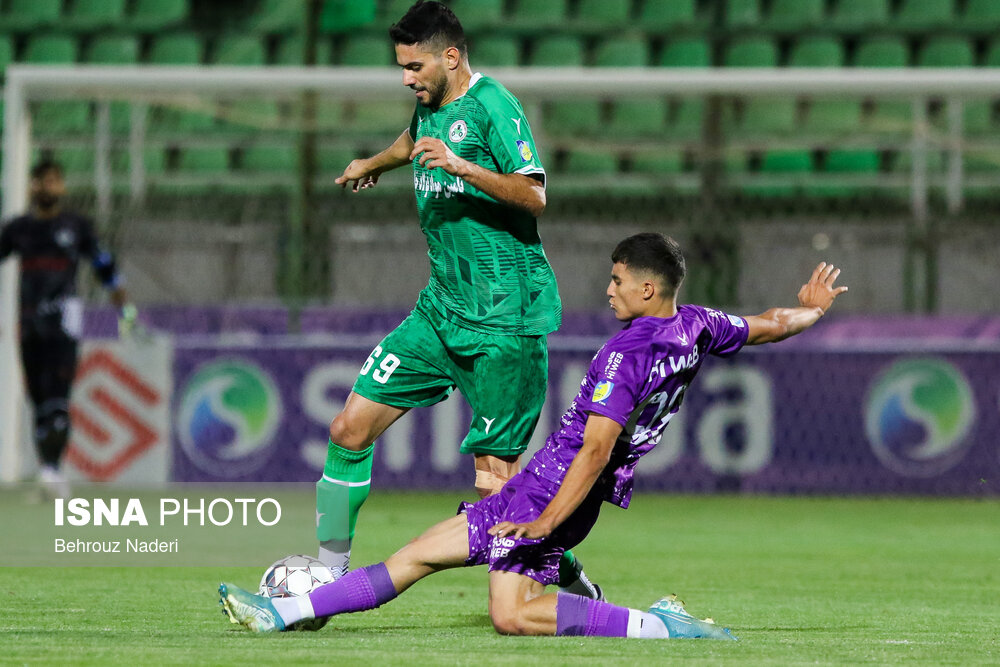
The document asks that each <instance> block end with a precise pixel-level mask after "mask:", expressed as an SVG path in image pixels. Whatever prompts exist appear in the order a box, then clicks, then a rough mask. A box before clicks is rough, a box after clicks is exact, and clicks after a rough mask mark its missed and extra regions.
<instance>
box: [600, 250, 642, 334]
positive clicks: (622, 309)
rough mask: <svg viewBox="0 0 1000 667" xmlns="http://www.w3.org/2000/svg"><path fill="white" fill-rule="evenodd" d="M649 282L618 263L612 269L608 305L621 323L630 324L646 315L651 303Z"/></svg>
mask: <svg viewBox="0 0 1000 667" xmlns="http://www.w3.org/2000/svg"><path fill="white" fill-rule="evenodd" d="M649 284H650V283H649V280H646V279H644V278H643V277H641V276H637V275H636V274H634V273H632V272H631V271H629V269H628V267H627V266H625V265H624V264H622V263H621V262H617V263H616V264H615V265H614V266H613V267H611V282H610V283H608V292H607V294H608V303H610V304H611V310H613V311H615V317H616V318H617V319H618V320H619V321H620V322H628V321H629V320H634V319H635V318H637V317H641V316H642V315H643V314H644V313H645V309H646V307H647V305H648V303H649V301H648V294H649Z"/></svg>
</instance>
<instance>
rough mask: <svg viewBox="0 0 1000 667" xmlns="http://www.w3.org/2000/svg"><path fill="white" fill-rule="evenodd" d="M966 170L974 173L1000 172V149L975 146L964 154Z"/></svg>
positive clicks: (994, 173)
mask: <svg viewBox="0 0 1000 667" xmlns="http://www.w3.org/2000/svg"><path fill="white" fill-rule="evenodd" d="M962 157H963V163H964V165H965V169H966V171H968V172H969V173H973V174H978V173H984V172H986V173H991V174H993V175H996V174H1000V151H997V150H996V149H991V148H982V149H980V148H973V149H970V150H967V151H966V152H965V153H964V154H963V156H962Z"/></svg>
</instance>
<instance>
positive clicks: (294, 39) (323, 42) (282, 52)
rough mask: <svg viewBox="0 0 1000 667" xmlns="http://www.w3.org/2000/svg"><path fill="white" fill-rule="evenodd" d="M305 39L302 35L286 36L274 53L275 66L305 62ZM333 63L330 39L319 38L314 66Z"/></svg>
mask: <svg viewBox="0 0 1000 667" xmlns="http://www.w3.org/2000/svg"><path fill="white" fill-rule="evenodd" d="M305 48H306V45H305V39H304V38H303V37H302V35H287V36H285V37H283V38H282V39H281V41H279V42H278V48H277V50H276V51H275V56H274V64H275V65H302V64H303V63H304V62H305ZM332 62H333V45H332V44H331V43H330V38H329V37H325V36H322V35H321V36H320V38H319V39H318V40H317V41H316V64H317V65H329V64H331V63H332Z"/></svg>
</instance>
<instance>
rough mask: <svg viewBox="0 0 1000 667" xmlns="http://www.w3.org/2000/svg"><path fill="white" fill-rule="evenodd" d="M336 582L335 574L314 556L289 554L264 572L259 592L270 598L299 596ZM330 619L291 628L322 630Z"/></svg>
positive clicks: (316, 620)
mask: <svg viewBox="0 0 1000 667" xmlns="http://www.w3.org/2000/svg"><path fill="white" fill-rule="evenodd" d="M331 581H333V573H332V572H330V568H328V567H327V566H326V565H324V564H323V562H322V561H320V560H317V559H315V558H313V557H312V556H303V555H301V554H299V555H296V556H285V557H284V558H282V559H281V560H279V561H277V562H275V563H274V564H273V565H271V567H269V568H267V569H266V570H265V571H264V576H263V577H261V578H260V589H259V591H258V592H259V593H260V594H261V595H263V596H264V597H266V598H295V597H299V596H302V595H308V594H309V592H310V591H312V590H313V589H315V588H318V587H319V586H322V585H323V584H328V583H330V582H331ZM329 619H330V617H329V616H327V617H324V618H314V619H310V620H308V621H299V622H298V623H293V624H292V625H291V626H290V627H289V628H288V629H289V630H312V631H315V630H319V629H320V628H322V627H323V626H324V625H326V622H327V621H328V620H329Z"/></svg>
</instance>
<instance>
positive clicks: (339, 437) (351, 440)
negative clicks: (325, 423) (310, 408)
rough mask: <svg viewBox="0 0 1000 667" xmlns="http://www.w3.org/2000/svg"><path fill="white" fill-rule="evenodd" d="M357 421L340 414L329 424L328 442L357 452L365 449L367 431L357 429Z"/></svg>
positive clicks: (345, 414) (342, 413)
mask: <svg viewBox="0 0 1000 667" xmlns="http://www.w3.org/2000/svg"><path fill="white" fill-rule="evenodd" d="M358 426H359V424H357V420H356V419H353V418H352V417H350V416H349V415H348V414H347V413H346V412H341V413H340V414H339V415H337V416H336V417H334V418H333V421H332V422H330V441H331V442H334V443H336V444H338V445H340V446H341V447H343V448H344V449H353V450H359V449H363V448H364V447H367V446H368V445H369V444H370V443H368V442H366V439H367V438H366V436H367V429H365V428H358Z"/></svg>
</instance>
